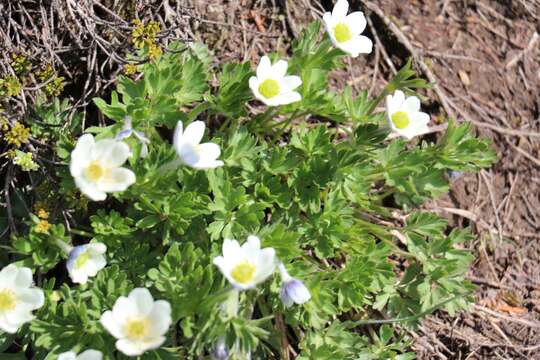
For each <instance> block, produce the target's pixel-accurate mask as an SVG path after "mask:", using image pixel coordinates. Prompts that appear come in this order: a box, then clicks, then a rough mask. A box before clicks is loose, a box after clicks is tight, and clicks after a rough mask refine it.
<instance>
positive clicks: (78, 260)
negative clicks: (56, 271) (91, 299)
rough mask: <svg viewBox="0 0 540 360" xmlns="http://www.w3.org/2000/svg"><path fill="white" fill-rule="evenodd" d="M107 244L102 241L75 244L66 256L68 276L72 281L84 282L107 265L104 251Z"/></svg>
mask: <svg viewBox="0 0 540 360" xmlns="http://www.w3.org/2000/svg"><path fill="white" fill-rule="evenodd" d="M106 251H107V246H105V244H102V243H91V244H86V245H80V246H75V247H74V248H73V249H72V250H71V251H70V252H69V256H68V260H67V263H66V267H67V270H68V273H69V277H71V280H72V281H73V282H74V283H79V284H86V282H87V281H88V278H89V277H92V276H96V274H97V273H98V271H99V270H101V269H103V268H104V267H105V265H107V260H105V256H103V254H105V252H106Z"/></svg>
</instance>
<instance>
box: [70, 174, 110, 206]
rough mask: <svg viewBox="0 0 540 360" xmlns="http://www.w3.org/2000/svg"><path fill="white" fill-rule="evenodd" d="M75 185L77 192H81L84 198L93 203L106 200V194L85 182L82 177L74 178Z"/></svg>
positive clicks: (93, 184)
mask: <svg viewBox="0 0 540 360" xmlns="http://www.w3.org/2000/svg"><path fill="white" fill-rule="evenodd" d="M75 185H77V187H78V188H79V190H81V192H82V193H83V194H84V195H86V197H88V198H89V199H91V200H93V201H102V200H105V199H106V198H107V194H106V193H105V192H104V191H102V190H100V189H99V188H98V186H97V184H95V183H91V182H89V181H86V180H85V179H84V178H82V177H80V178H75Z"/></svg>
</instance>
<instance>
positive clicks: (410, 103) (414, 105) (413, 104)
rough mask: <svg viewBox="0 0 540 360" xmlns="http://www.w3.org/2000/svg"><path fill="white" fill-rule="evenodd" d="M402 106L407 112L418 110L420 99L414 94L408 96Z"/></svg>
mask: <svg viewBox="0 0 540 360" xmlns="http://www.w3.org/2000/svg"><path fill="white" fill-rule="evenodd" d="M403 106H404V107H405V110H407V112H409V113H415V112H418V110H420V99H418V98H417V97H416V96H409V97H408V98H407V99H406V100H405V102H404V104H403Z"/></svg>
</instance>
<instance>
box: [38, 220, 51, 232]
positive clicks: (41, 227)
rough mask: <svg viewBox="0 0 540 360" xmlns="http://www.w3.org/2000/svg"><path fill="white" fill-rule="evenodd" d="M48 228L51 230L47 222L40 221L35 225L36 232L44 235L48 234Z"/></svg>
mask: <svg viewBox="0 0 540 360" xmlns="http://www.w3.org/2000/svg"><path fill="white" fill-rule="evenodd" d="M50 228H51V224H50V223H49V222H48V221H47V220H45V219H41V220H39V222H38V223H37V225H36V232H38V233H42V234H45V233H47V232H49V229H50Z"/></svg>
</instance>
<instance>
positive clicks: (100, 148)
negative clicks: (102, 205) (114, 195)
mask: <svg viewBox="0 0 540 360" xmlns="http://www.w3.org/2000/svg"><path fill="white" fill-rule="evenodd" d="M130 155H131V152H130V150H129V146H128V145H127V144H126V143H124V142H122V141H117V140H114V139H103V140H98V141H95V140H94V137H93V136H92V135H91V134H85V135H83V136H81V137H80V138H79V140H78V141H77V145H76V146H75V149H74V150H73V151H72V153H71V162H70V164H69V170H70V172H71V176H73V178H74V179H75V184H76V185H77V187H78V188H79V189H80V190H81V192H82V193H83V194H84V195H86V196H88V197H89V198H90V199H92V200H94V201H101V200H105V198H106V197H107V194H106V193H110V192H118V191H124V190H126V189H127V188H128V187H129V186H130V185H131V184H133V183H134V182H135V174H134V173H133V172H132V171H131V170H128V169H126V168H123V167H121V166H122V165H123V164H124V163H125V162H126V160H127V158H128V157H129V156H130Z"/></svg>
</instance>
